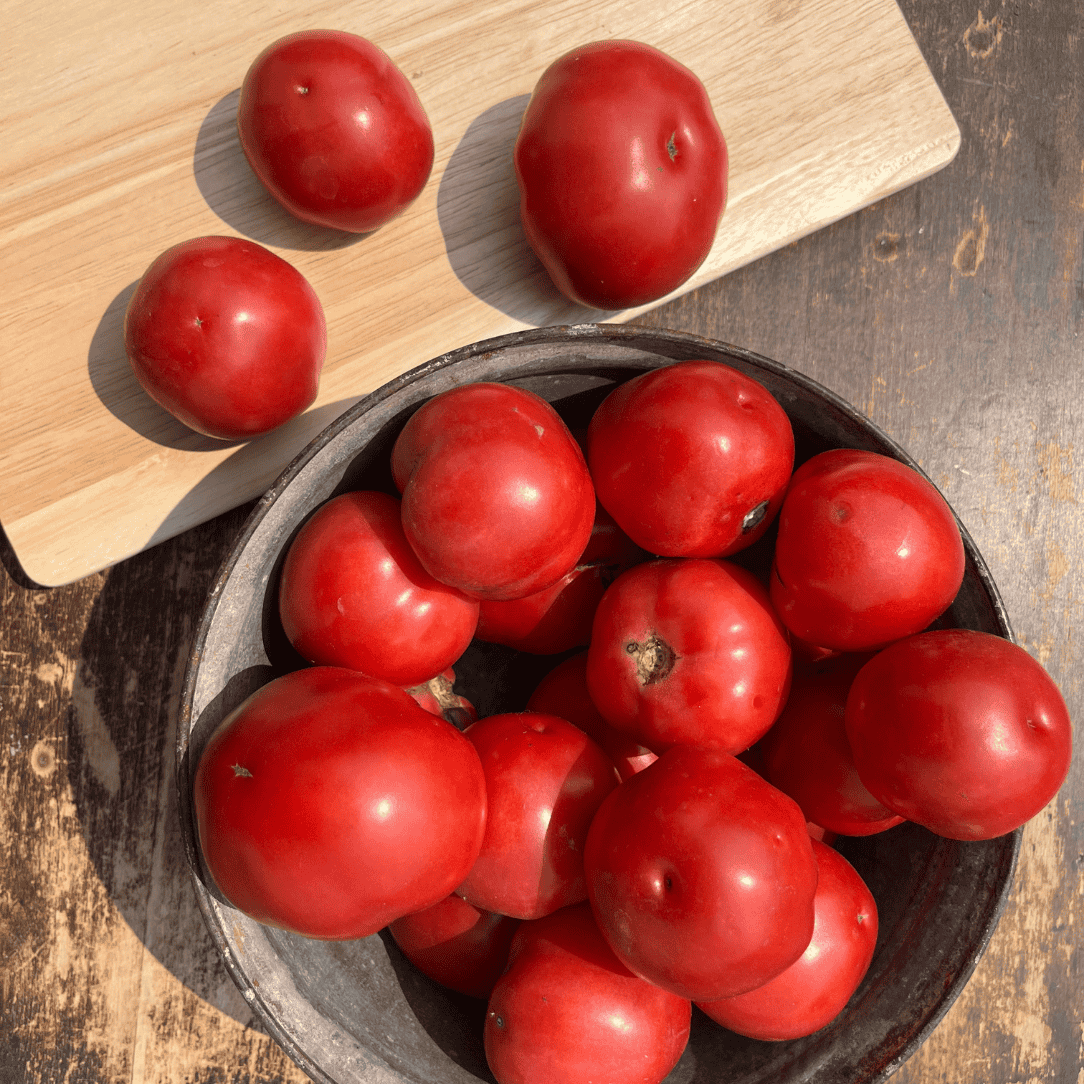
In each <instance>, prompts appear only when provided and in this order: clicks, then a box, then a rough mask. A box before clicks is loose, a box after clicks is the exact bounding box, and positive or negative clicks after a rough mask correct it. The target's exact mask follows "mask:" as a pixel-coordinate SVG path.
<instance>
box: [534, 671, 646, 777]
mask: <svg viewBox="0 0 1084 1084" xmlns="http://www.w3.org/2000/svg"><path fill="white" fill-rule="evenodd" d="M527 710H528V711H540V712H543V713H544V714H547V715H559V716H560V717H561V718H562V719H567V720H568V721H569V722H570V723H572V724H573V726H578V727H579V728H580V730H582V731H583V732H584V733H585V734H586V735H587V736H588V737H589V738H592V739H593V740H594V741H596V742H598V744H599V745H600V746H602V748H603V749H604V750H605V752H606V753H607V755H608V756H609V757H610V759H611V760H612V761H613V762H614V767H615V768H616V769H617V774H618V776H619V778H621V779H628V777H629V776H630V775H635V774H636V773H637V772H638V771H641V770H642V769H644V768H646V767H647V766H648V765H649V764H651V763H652V762H653V761H655V760H658V757H657V756H656V755H655V754H654V753H653V752H652V751H651V750H650V749H648V748H647V747H646V746H643V745H641V744H640V743H639V742H638V741H636V739H635V738H633V737H631V736H630V735H628V734H626V733H625V732H624V731H623V730H618V729H617V728H616V727H613V726H611V725H610V724H609V723H608V722H606V720H605V719H603V717H602V715H601V714H600V713H599V710H598V708H596V707H595V702H594V701H593V700H592V699H591V694H590V693H589V692H588V691H587V652H586V651H581V652H579V654H577V655H571V656H569V658H567V659H565V660H564V661H563V662H560V663H558V664H557V665H556V666H555V667H554V668H553V669H552V670H551V671H550V672H549V673H548V674H547V675H546V676H545V677H544V678H543V679H542V680H541V681H540V682H539V683H538V687H537V688H536V689H535V691H534V692H533V693H531V696H530V699H529V700H528V701H527Z"/></svg>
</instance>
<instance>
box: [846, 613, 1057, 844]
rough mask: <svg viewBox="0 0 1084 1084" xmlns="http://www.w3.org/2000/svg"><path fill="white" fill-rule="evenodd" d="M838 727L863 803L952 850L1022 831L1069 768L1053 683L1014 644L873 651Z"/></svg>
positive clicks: (952, 643)
mask: <svg viewBox="0 0 1084 1084" xmlns="http://www.w3.org/2000/svg"><path fill="white" fill-rule="evenodd" d="M845 722H846V728H847V737H848V740H849V742H850V745H851V749H852V751H853V753H854V762H855V765H856V767H857V769H858V774H859V776H860V777H861V779H862V782H863V783H865V785H866V787H868V788H869V791H870V793H872V794H873V796H874V797H875V798H876V799H877V800H878V801H880V802H881V803H882V804H883V805H885V806H887V807H888V808H889V809H891V810H893V811H894V812H895V813H897V814H899V815H900V816H901V817H906V818H907V819H908V820H911V821H914V822H915V823H917V824H921V825H923V826H924V827H926V828H928V829H930V831H932V832H935V833H937V834H938V835H942V836H946V837H948V838H950V839H960V840H976V839H993V838H995V837H997V836H1001V835H1005V834H1006V833H1008V832H1012V831H1014V830H1015V829H1017V828H1019V827H1020V826H1021V825H1022V824H1024V823H1026V822H1027V821H1029V820H1030V819H1031V818H1032V817H1034V816H1035V815H1036V814H1037V813H1039V812H1040V811H1041V810H1042V809H1043V807H1044V806H1046V804H1047V803H1048V802H1049V801H1050V800H1051V799H1052V798H1053V797H1054V795H1055V794H1056V793H1057V792H1058V790H1059V789H1060V787H1061V785H1062V783H1063V782H1064V781H1065V777H1066V775H1067V774H1068V772H1069V766H1070V763H1071V761H1072V722H1071V720H1070V718H1069V712H1068V708H1067V707H1066V704H1065V701H1064V699H1063V698H1062V695H1061V692H1060V690H1059V689H1058V687H1057V685H1056V684H1055V683H1054V681H1053V680H1052V679H1051V677H1050V675H1049V674H1048V673H1047V672H1046V670H1045V669H1044V668H1043V667H1042V666H1041V665H1040V664H1039V663H1038V662H1037V661H1036V660H1035V659H1033V658H1032V657H1031V656H1030V655H1029V654H1028V653H1027V651H1026V650H1024V648H1022V647H1020V646H1019V645H1017V644H1014V643H1013V642H1012V641H1010V640H1006V639H1003V638H1002V637H1000V636H994V635H992V634H991V633H985V632H978V631H975V630H970V629H937V630H931V631H928V632H922V633H918V634H917V635H915V636H910V637H907V638H905V639H903V640H900V641H898V642H897V643H894V644H891V645H890V646H889V647H886V648H885V649H884V650H883V651H880V652H878V653H877V654H876V655H875V656H874V657H873V658H872V659H870V661H869V662H867V663H866V665H865V666H863V667H862V669H861V670H860V671H859V672H858V675H857V676H856V677H855V679H854V684H853V685H852V686H851V690H850V692H849V694H848V696H847V706H846V717H845Z"/></svg>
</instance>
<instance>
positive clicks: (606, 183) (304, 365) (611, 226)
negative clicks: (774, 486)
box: [124, 30, 728, 441]
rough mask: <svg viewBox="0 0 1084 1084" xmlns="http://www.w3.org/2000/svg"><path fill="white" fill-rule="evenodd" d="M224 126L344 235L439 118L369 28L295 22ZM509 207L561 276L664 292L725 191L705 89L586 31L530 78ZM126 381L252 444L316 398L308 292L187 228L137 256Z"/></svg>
mask: <svg viewBox="0 0 1084 1084" xmlns="http://www.w3.org/2000/svg"><path fill="white" fill-rule="evenodd" d="M237 133H238V137H239V140H240V144H241V147H242V149H243V151H244V154H245V157H246V159H247V161H248V163H249V165H250V166H251V167H252V170H253V172H254V173H255V175H256V177H257V178H258V179H259V180H260V182H261V183H262V185H263V186H264V188H265V189H266V190H267V192H268V193H269V194H270V195H271V196H273V197H274V198H275V200H277V201H278V203H279V204H280V205H281V206H282V207H284V208H285V209H286V210H287V211H289V212H290V213H291V214H292V215H294V216H295V217H296V218H298V219H300V220H302V221H304V222H308V223H310V224H312V225H314V226H317V227H321V228H325V229H327V230H332V231H341V232H345V233H348V234H366V233H370V232H372V231H373V230H376V229H379V228H381V227H383V226H385V225H386V224H387V223H388V222H390V221H391V220H392V219H394V218H395V217H397V216H398V215H399V214H401V213H402V212H403V211H404V210H406V208H407V207H409V206H410V205H411V204H412V203H413V202H414V201H415V200H416V199H417V198H418V196H419V195H420V194H421V193H422V191H423V189H424V188H425V186H426V184H427V183H428V181H429V178H430V174H431V172H432V169H433V161H434V140H433V131H432V127H431V125H430V122H429V118H428V116H427V115H426V112H425V108H424V106H423V104H422V102H421V100H420V99H419V97H418V94H417V92H416V91H415V90H414V88H413V86H412V85H411V83H410V81H409V79H408V78H407V77H406V75H405V74H404V73H403V72H402V71H401V70H400V69H399V68H398V67H396V65H395V64H394V63H393V62H392V60H391V59H390V58H389V57H388V56H387V55H386V54H385V53H384V52H383V51H382V50H381V49H380V48H379V47H378V46H376V45H375V44H374V43H372V42H371V41H368V40H367V39H365V38H361V37H358V36H357V35H356V34H350V33H346V32H344V31H338V30H307V31H302V32H300V33H296V34H290V35H288V36H286V37H284V38H281V39H280V40H278V41H276V42H273V43H272V44H271V45H269V46H268V47H267V48H266V49H264V50H263V52H261V53H260V55H259V56H258V57H257V58H256V59H255V60H254V61H253V63H252V65H251V66H250V68H249V70H248V72H247V73H246V75H245V78H244V82H243V83H242V86H241V93H240V98H239V101H238V109H237ZM513 157H514V165H515V172H516V178H517V183H518V185H519V190H520V197H521V201H520V217H521V220H522V223H523V228H524V232H525V233H526V236H527V239H528V241H529V242H530V244H531V246H532V248H533V249H534V251H535V252H536V254H537V255H538V257H539V259H540V260H541V261H542V263H543V265H544V266H545V267H546V269H547V271H548V272H549V274H550V277H551V278H552V279H553V282H554V283H555V284H556V286H557V287H558V289H559V290H561V291H562V292H563V293H564V294H565V295H566V296H568V297H569V298H570V299H571V300H573V301H575V302H577V303H579V304H582V305H586V306H588V307H590V308H595V309H602V310H616V309H625V308H631V307H634V306H638V305H644V304H647V303H649V302H652V301H656V300H658V299H659V298H662V297H664V296H665V295H666V294H668V293H669V292H671V291H672V290H675V289H677V288H678V287H679V286H681V284H682V283H684V282H686V281H687V280H688V279H689V277H690V276H691V275H692V274H693V273H694V272H695V271H696V269H697V268H698V267H699V266H700V265H701V264H702V263H703V262H704V260H705V259H706V258H707V255H708V253H709V251H710V250H711V246H712V244H713V242H714V240H715V235H716V231H717V229H718V226H719V221H720V218H721V217H722V214H723V208H724V206H725V204H726V195H727V171H728V158H727V147H726V141H725V139H724V137H723V133H722V131H721V129H720V127H719V123H718V121H717V120H716V117H715V114H714V112H713V110H712V105H711V101H710V99H709V97H708V94H707V91H706V90H705V88H704V85H703V84H702V83H701V81H700V80H699V79H698V78H697V77H696V75H695V74H694V73H693V72H691V71H690V70H689V69H688V68H686V67H685V66H684V65H682V64H680V63H679V62H678V61H677V60H675V59H674V58H672V57H670V56H668V55H667V54H665V53H662V52H660V51H659V50H658V49H655V48H653V47H651V46H649V45H645V44H643V43H641V42H635V41H602V42H594V43H591V44H588V45H585V46H582V47H580V48H578V49H575V50H573V51H571V52H570V53H567V54H566V55H564V56H562V57H560V58H558V59H557V60H556V61H554V63H553V64H551V65H550V66H549V67H548V68H547V69H546V70H545V72H543V74H542V76H541V78H540V79H539V80H538V83H537V85H536V86H535V88H534V93H533V94H532V96H531V100H530V103H529V104H528V106H527V109H526V111H525V113H524V116H523V120H522V123H521V127H520V131H519V136H518V138H517V140H516V145H515V150H514V155H513ZM124 334H125V349H126V352H127V355H128V358H129V361H130V362H131V365H132V370H133V372H134V373H135V376H136V378H137V379H138V381H139V382H140V384H141V385H142V386H143V388H144V389H145V391H146V392H147V393H148V394H149V395H150V396H151V398H152V399H154V400H155V402H157V403H158V404H159V405H160V406H162V407H164V408H165V409H166V410H168V411H169V412H170V413H171V414H173V415H174V416H175V417H177V418H179V419H180V420H181V421H182V422H184V423H185V424H186V425H188V426H189V427H190V428H192V429H194V430H196V431H197V432H199V433H203V434H205V435H207V436H211V437H216V438H219V439H223V440H231V441H235V440H248V439H250V438H252V437H255V436H258V435H260V434H262V433H266V432H269V431H271V430H273V429H276V428H278V427H279V426H281V425H283V424H285V423H286V422H287V421H289V420H290V419H291V418H293V417H295V416H296V415H298V414H300V413H301V412H302V411H304V410H306V409H307V408H308V407H309V406H311V405H312V403H313V402H314V401H315V399H316V395H317V392H318V388H319V381H320V374H321V371H322V369H323V364H324V359H325V355H326V352H327V326H326V321H325V315H324V310H323V307H322V305H321V302H320V299H319V297H318V296H317V294H316V292H315V291H314V290H313V288H312V286H311V285H310V283H309V282H308V281H307V280H306V279H305V277H304V276H303V275H302V274H301V272H299V271H298V270H297V269H296V268H295V267H294V266H293V265H292V264H290V263H289V262H287V261H286V260H284V259H282V258H281V257H280V256H278V255H276V254H275V253H273V252H271V251H270V250H268V249H266V248H264V247H263V246H262V245H259V244H256V243H255V242H252V241H248V240H245V239H243V238H239V237H217V236H212V237H196V238H192V239H190V240H186V241H182V242H181V243H180V244H177V245H174V246H173V247H171V248H169V249H167V250H166V251H165V252H163V253H161V254H160V255H159V256H158V257H157V258H156V259H155V260H154V261H153V262H152V263H151V265H150V266H149V267H148V268H147V270H146V272H145V273H144V274H143V276H142V278H141V279H140V282H139V284H138V286H137V287H136V290H135V292H134V294H133V296H132V298H131V301H130V302H129V305H128V309H127V312H126V315H125V331H124Z"/></svg>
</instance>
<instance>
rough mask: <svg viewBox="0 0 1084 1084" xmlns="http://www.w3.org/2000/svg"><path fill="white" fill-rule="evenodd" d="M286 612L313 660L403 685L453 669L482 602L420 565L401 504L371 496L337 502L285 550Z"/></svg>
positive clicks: (291, 635) (282, 596)
mask: <svg viewBox="0 0 1084 1084" xmlns="http://www.w3.org/2000/svg"><path fill="white" fill-rule="evenodd" d="M278 611H279V616H280V618H281V619H282V627H283V630H284V631H285V633H286V636H287V639H289V641H290V642H291V643H292V644H293V645H294V647H295V648H296V649H297V651H298V652H299V653H300V654H301V655H302V656H303V657H304V658H306V659H308V660H309V661H310V662H316V663H321V664H324V665H329V666H346V667H349V668H350V669H352V670H361V671H362V672H363V673H366V674H371V675H372V676H373V677H381V678H385V679H386V680H388V681H391V682H394V684H396V685H404V686H409V685H417V684H421V683H422V682H425V681H428V680H429V679H430V678H432V677H434V676H435V675H437V674H440V673H442V672H443V671H444V670H446V669H447V668H448V667H449V666H451V664H452V663H454V662H455V661H456V659H458V658H459V656H460V655H462V654H463V652H464V651H465V650H466V648H467V646H468V645H469V644H470V642H471V639H472V637H473V636H474V629H475V626H476V625H477V623H478V601H477V599H472V598H468V597H467V596H466V595H464V594H463V593H462V592H461V591H457V590H456V589H455V588H454V587H448V586H447V585H446V584H443V583H440V582H439V581H438V580H435V579H434V578H433V577H432V576H430V575H429V573H427V572H426V571H425V569H423V568H422V566H421V565H420V564H419V562H418V558H417V557H416V556H415V554H414V551H413V550H412V549H411V548H410V544H409V543H408V542H407V540H406V536H405V535H404V534H403V525H402V519H401V516H400V511H399V501H398V500H397V499H396V498H395V497H391V496H389V495H388V494H386V493H377V492H373V491H369V490H360V491H356V492H351V493H342V494H340V495H339V496H337V497H332V498H331V499H330V500H328V501H326V502H325V503H324V504H323V505H321V506H320V507H319V508H318V509H317V510H316V511H315V512H314V513H313V514H312V516H310V517H309V519H308V520H306V521H305V523H304V524H303V525H302V527H301V529H300V531H298V533H297V534H296V535H295V536H294V538H293V540H292V541H291V543H290V545H289V548H288V549H287V551H286V559H285V561H284V562H283V566H282V573H281V576H280V580H279V597H278Z"/></svg>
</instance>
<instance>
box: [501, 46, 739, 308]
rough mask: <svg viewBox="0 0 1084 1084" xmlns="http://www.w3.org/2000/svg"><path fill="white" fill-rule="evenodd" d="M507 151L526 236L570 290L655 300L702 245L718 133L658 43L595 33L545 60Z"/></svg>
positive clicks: (590, 297)
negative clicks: (601, 36) (598, 36)
mask: <svg viewBox="0 0 1084 1084" xmlns="http://www.w3.org/2000/svg"><path fill="white" fill-rule="evenodd" d="M513 158H514V162H515V170H516V178H517V180H518V183H519V190H520V217H521V219H522V221H523V228H524V231H525V232H526V234H527V240H528V241H529V242H530V245H531V248H533V249H534V251H535V253H536V254H537V255H538V257H539V259H540V260H541V261H542V263H543V264H544V265H545V267H546V270H547V271H548V272H549V274H550V276H551V278H552V279H553V281H554V283H555V284H556V285H557V288H558V289H559V290H560V291H561V292H562V293H564V294H565V295H566V296H567V297H569V298H570V299H571V300H573V301H576V302H578V303H580V304H582V305H588V306H591V307H594V308H598V309H623V308H629V307H632V306H635V305H643V304H647V303H648V302H651V301H656V300H658V299H659V298H661V297H662V296H663V295H665V294H667V293H669V292H670V291H671V290H675V289H677V287H679V286H680V285H681V284H682V283H683V282H685V281H686V280H687V279H688V278H689V277H690V276H691V275H692V274H693V272H694V271H696V269H697V268H698V267H699V266H700V265H701V264H702V263H703V262H704V260H705V259H706V258H707V255H708V253H709V252H710V251H711V246H712V244H713V243H714V241H715V234H716V230H717V229H718V226H719V220H720V218H721V217H722V214H723V208H724V206H725V204H726V190H727V148H726V141H725V139H724V138H723V133H722V131H721V130H720V128H719V122H718V121H717V120H716V118H715V114H714V112H713V111H712V106H711V101H710V99H709V97H708V93H707V91H706V90H705V89H704V85H703V83H701V81H700V80H699V79H698V78H697V77H696V75H694V74H693V73H692V72H691V71H690V70H689V69H688V68H686V67H685V66H684V65H683V64H680V63H678V61H676V60H675V59H673V58H672V57H670V56H667V55H666V54H665V53H662V52H660V51H659V50H658V49H654V48H652V47H651V46H649V45H644V44H642V43H641V42H635V41H599V42H594V43H592V44H590V45H584V46H582V47H580V48H578V49H574V50H573V51H572V52H570V53H566V54H565V55H564V56H562V57H560V58H559V59H558V60H556V61H555V62H554V63H553V64H551V65H550V66H549V67H548V68H547V69H546V70H545V71H544V72H543V73H542V76H541V78H540V79H539V80H538V83H537V84H536V85H535V88H534V91H533V93H532V95H531V100H530V102H529V103H528V105H527V109H526V112H525V113H524V115H523V122H522V124H521V126H520V130H519V135H518V137H517V139H516V144H515V149H514V153H513Z"/></svg>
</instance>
